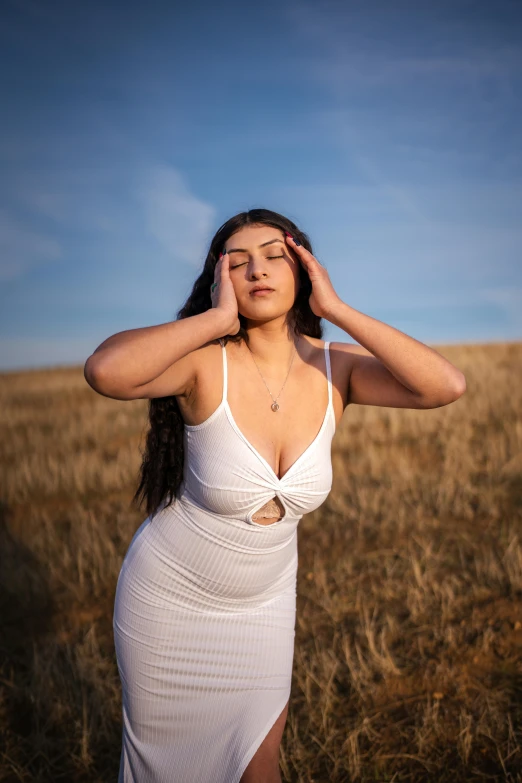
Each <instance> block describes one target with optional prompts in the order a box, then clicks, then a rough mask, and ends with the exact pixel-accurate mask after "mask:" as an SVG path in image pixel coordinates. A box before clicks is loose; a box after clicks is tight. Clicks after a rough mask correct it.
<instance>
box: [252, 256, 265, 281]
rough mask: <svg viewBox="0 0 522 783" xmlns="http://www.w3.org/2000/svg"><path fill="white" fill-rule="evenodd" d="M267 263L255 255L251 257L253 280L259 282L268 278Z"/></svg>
mask: <svg viewBox="0 0 522 783" xmlns="http://www.w3.org/2000/svg"><path fill="white" fill-rule="evenodd" d="M266 263H267V262H266V259H264V258H259V257H256V256H255V255H253V256H251V258H250V262H249V267H250V279H251V280H259V279H260V278H262V277H266V275H267V272H266Z"/></svg>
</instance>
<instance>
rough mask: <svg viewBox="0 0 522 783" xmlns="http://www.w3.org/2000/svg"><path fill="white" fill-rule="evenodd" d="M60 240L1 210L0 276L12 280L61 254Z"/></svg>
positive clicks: (54, 259) (59, 257) (56, 258)
mask: <svg viewBox="0 0 522 783" xmlns="http://www.w3.org/2000/svg"><path fill="white" fill-rule="evenodd" d="M62 255H63V251H62V247H61V245H60V243H59V242H58V240H56V239H55V238H53V237H50V236H46V235H45V234H42V233H40V232H39V231H36V230H35V229H33V228H32V227H31V226H30V225H27V224H25V223H23V222H22V221H21V220H19V219H17V218H16V217H14V216H13V215H11V214H10V213H9V212H7V211H6V210H2V211H0V280H12V279H13V278H15V277H19V276H20V275H23V274H25V272H27V271H28V270H29V269H32V268H33V267H35V266H39V265H41V264H44V263H47V262H49V261H57V260H59V259H61V258H62Z"/></svg>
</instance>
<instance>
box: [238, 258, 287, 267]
mask: <svg viewBox="0 0 522 783" xmlns="http://www.w3.org/2000/svg"><path fill="white" fill-rule="evenodd" d="M274 258H284V255H282V256H267V259H268V260H269V261H271V260H272V259H274ZM246 263H247V262H246V261H243V264H246ZM243 264H236V265H235V266H231V267H229V269H237V268H238V267H240V266H243Z"/></svg>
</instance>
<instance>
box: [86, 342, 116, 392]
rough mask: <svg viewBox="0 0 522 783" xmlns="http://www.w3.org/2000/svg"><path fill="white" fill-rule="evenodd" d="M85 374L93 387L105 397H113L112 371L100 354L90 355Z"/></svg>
mask: <svg viewBox="0 0 522 783" xmlns="http://www.w3.org/2000/svg"><path fill="white" fill-rule="evenodd" d="M83 376H84V378H85V380H86V381H87V383H88V384H89V386H90V387H91V389H94V391H95V392H98V394H102V395H103V396H104V397H111V396H112V393H111V388H110V387H111V383H110V372H109V371H108V369H107V366H106V364H105V362H104V361H103V359H102V357H101V355H100V354H97V353H96V351H95V352H94V353H93V354H91V356H89V358H88V359H87V361H86V362H85V365H84V368H83Z"/></svg>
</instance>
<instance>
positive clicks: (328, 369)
mask: <svg viewBox="0 0 522 783" xmlns="http://www.w3.org/2000/svg"><path fill="white" fill-rule="evenodd" d="M324 354H325V359H326V377H327V378H328V405H331V404H332V370H331V366H330V341H329V340H327V341H326V342H325V344H324Z"/></svg>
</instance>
